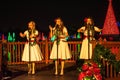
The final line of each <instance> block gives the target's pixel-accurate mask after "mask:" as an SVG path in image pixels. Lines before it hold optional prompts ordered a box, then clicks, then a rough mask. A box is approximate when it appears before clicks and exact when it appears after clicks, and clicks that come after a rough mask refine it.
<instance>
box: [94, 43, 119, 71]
mask: <svg viewBox="0 0 120 80" xmlns="http://www.w3.org/2000/svg"><path fill="white" fill-rule="evenodd" d="M101 59H104V60H107V61H108V62H109V63H110V64H112V65H113V67H114V68H115V69H116V71H117V72H120V68H119V67H120V61H117V60H116V57H115V55H114V54H113V53H112V52H111V51H110V49H108V48H105V47H104V46H103V45H100V44H97V45H96V47H95V48H94V56H93V61H95V62H98V63H101Z"/></svg>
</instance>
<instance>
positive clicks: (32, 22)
mask: <svg viewBox="0 0 120 80" xmlns="http://www.w3.org/2000/svg"><path fill="white" fill-rule="evenodd" d="M28 24H32V25H33V29H35V25H36V24H35V22H34V21H30V22H29V23H28Z"/></svg>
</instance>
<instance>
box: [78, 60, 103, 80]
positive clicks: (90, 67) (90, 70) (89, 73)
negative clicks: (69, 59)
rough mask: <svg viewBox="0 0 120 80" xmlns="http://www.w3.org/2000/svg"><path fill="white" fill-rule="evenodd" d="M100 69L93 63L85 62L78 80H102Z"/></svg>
mask: <svg viewBox="0 0 120 80" xmlns="http://www.w3.org/2000/svg"><path fill="white" fill-rule="evenodd" d="M100 70H101V69H100V67H99V66H98V64H97V63H95V62H91V61H90V62H89V61H88V62H86V63H84V64H83V66H82V67H81V72H80V74H79V77H78V80H84V79H85V78H90V79H92V78H95V79H96V80H102V75H101V71H100Z"/></svg>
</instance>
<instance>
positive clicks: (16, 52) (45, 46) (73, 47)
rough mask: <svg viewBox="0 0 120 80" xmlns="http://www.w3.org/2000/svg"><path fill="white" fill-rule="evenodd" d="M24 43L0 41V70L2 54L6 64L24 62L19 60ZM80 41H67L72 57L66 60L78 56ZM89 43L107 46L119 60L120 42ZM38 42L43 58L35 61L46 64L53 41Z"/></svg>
mask: <svg viewBox="0 0 120 80" xmlns="http://www.w3.org/2000/svg"><path fill="white" fill-rule="evenodd" d="M25 43H26V42H1V43H0V71H1V66H2V60H3V59H2V58H3V57H2V56H3V55H6V59H8V60H7V63H8V65H11V64H26V63H25V62H23V61H22V60H21V57H22V53H23V49H24V44H25ZM81 43H82V42H81V41H68V45H69V48H70V51H71V54H72V58H71V59H70V60H67V61H66V62H74V63H75V62H76V59H77V58H78V56H79V53H80V48H81ZM91 43H92V44H93V50H94V48H95V45H96V44H97V43H100V44H101V45H103V46H105V47H106V48H109V49H110V50H111V51H112V53H114V54H115V55H116V59H117V60H120V42H114V41H92V42H91ZM38 44H39V46H40V49H41V51H42V54H43V56H44V59H43V60H42V61H41V62H37V63H46V64H48V63H49V62H51V61H52V60H50V58H49V56H50V52H51V49H52V45H53V43H52V42H50V41H48V40H45V41H40V42H38ZM93 54H94V53H93ZM108 74H109V73H108Z"/></svg>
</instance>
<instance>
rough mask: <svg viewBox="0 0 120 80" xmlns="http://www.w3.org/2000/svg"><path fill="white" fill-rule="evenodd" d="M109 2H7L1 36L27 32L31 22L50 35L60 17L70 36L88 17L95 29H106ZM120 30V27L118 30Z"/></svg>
mask: <svg viewBox="0 0 120 80" xmlns="http://www.w3.org/2000/svg"><path fill="white" fill-rule="evenodd" d="M108 3H109V2H108V0H23V1H22V0H21V1H19V0H17V1H6V2H5V3H3V5H2V6H1V7H0V10H1V14H0V16H1V18H0V22H1V24H0V32H2V33H7V32H13V31H14V32H16V33H17V34H19V32H24V31H25V30H26V29H27V23H28V22H29V21H30V20H34V21H35V22H36V28H37V29H38V30H39V31H40V32H44V33H45V34H48V32H49V28H48V26H49V25H54V19H55V18H56V17H61V18H62V19H63V21H64V24H65V26H66V27H67V28H68V32H69V34H74V33H76V31H77V29H78V28H79V27H80V26H82V25H83V22H84V21H83V20H84V18H85V17H88V16H91V17H92V18H93V19H94V22H95V25H96V26H98V27H99V28H103V24H104V20H105V17H106V13H107V9H108ZM112 3H113V9H114V14H115V17H116V20H117V22H120V0H113V1H112ZM118 27H119V29H120V25H119V26H118Z"/></svg>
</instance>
